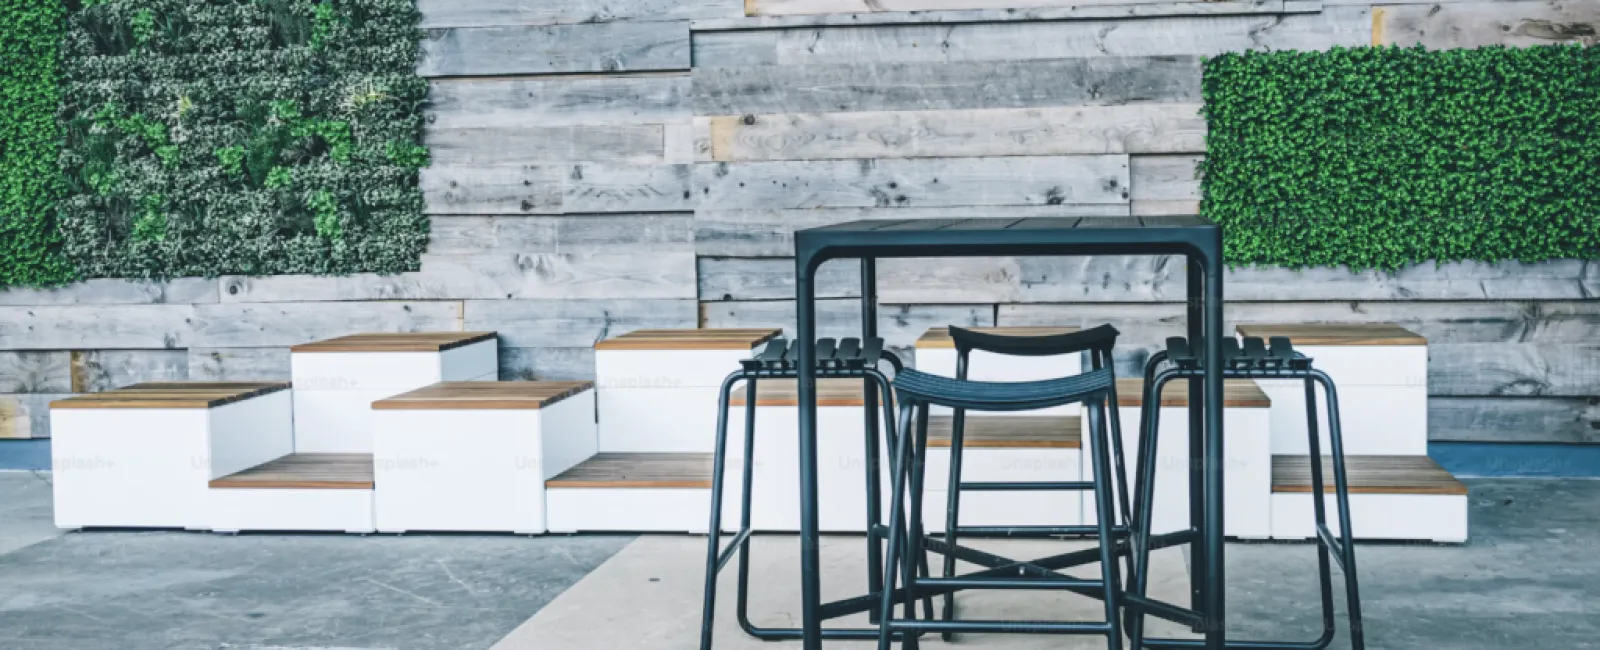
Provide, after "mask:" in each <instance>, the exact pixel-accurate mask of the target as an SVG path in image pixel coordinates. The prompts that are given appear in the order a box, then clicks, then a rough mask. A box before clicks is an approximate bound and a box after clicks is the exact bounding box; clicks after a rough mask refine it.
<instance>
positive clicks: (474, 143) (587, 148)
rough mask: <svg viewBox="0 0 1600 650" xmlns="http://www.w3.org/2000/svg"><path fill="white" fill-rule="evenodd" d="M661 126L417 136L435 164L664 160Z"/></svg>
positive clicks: (459, 131)
mask: <svg viewBox="0 0 1600 650" xmlns="http://www.w3.org/2000/svg"><path fill="white" fill-rule="evenodd" d="M662 131H663V129H662V126H661V125H660V124H580V125H576V126H551V127H538V126H528V127H513V128H483V129H437V128H430V129H427V130H426V133H425V134H424V138H423V140H424V142H425V143H426V144H427V145H428V151H429V154H430V155H431V156H432V157H433V164H435V165H438V166H441V167H449V166H461V165H508V164H509V165H516V164H523V163H561V162H569V161H601V162H621V163H636V164H651V163H661V162H664V161H665V154H666V149H665V146H664V145H665V142H666V140H665V135H664V134H663V132H662Z"/></svg>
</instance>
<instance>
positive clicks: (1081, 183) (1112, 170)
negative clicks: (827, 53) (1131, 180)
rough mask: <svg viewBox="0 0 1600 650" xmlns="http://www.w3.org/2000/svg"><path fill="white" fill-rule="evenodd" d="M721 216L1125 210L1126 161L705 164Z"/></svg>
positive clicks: (704, 191) (703, 199) (712, 201)
mask: <svg viewBox="0 0 1600 650" xmlns="http://www.w3.org/2000/svg"><path fill="white" fill-rule="evenodd" d="M694 176H695V178H694V183H695V195H696V196H697V197H698V198H699V201H700V205H701V206H703V207H706V208H715V209H753V208H763V209H771V208H787V209H797V208H834V207H857V208H867V207H879V208H882V207H892V206H904V207H951V206H978V205H1062V204H1086V203H1126V202H1127V200H1128V159H1127V157H1126V156H1120V155H1113V156H1040V157H1025V158H959V159H947V158H919V159H904V160H880V161H873V160H854V161H848V160H817V161H798V162H750V163H702V164H698V165H695V171H694Z"/></svg>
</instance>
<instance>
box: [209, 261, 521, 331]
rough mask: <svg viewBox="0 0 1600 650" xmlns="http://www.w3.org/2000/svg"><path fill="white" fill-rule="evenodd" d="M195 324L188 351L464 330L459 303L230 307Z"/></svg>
mask: <svg viewBox="0 0 1600 650" xmlns="http://www.w3.org/2000/svg"><path fill="white" fill-rule="evenodd" d="M286 277H293V276H286ZM323 279H324V280H326V279H328V278H323ZM193 321H194V325H193V329H194V333H193V334H192V335H191V336H190V337H189V338H190V342H189V344H188V345H185V346H183V347H190V346H193V347H201V348H228V347H279V346H289V345H299V344H301V343H309V342H311V341H319V340H322V339H330V338H334V337H337V336H346V335H350V334H363V333H369V332H453V331H460V330H461V329H462V328H461V303H460V302H454V301H452V302H404V301H385V302H279V303H266V304H262V303H226V304H219V305H204V306H201V307H198V308H196V309H195V313H194V317H193ZM490 329H491V330H492V329H493V328H490Z"/></svg>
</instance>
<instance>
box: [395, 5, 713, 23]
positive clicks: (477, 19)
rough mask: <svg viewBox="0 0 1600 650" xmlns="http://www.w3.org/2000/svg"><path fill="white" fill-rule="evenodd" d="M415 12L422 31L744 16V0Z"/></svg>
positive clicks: (457, 7) (429, 7) (436, 8)
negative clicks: (449, 28)
mask: <svg viewBox="0 0 1600 650" xmlns="http://www.w3.org/2000/svg"><path fill="white" fill-rule="evenodd" d="M417 9H418V10H419V11H421V12H422V27H424V28H431V27H489V26H494V25H566V24H579V23H602V22H611V21H615V20H635V21H640V20H688V19H691V18H725V17H728V16H739V15H742V14H743V13H744V6H743V4H742V3H741V2H740V0H536V1H533V2H505V1H504V0H420V1H419V2H418V3H417Z"/></svg>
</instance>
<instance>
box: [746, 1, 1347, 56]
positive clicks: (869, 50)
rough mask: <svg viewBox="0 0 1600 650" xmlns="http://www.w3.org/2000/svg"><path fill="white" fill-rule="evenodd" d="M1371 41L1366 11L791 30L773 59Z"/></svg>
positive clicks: (1210, 51)
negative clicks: (776, 57)
mask: <svg viewBox="0 0 1600 650" xmlns="http://www.w3.org/2000/svg"><path fill="white" fill-rule="evenodd" d="M1371 38H1372V20H1371V15H1370V11H1369V10H1368V9H1367V8H1365V7H1329V8H1327V9H1326V10H1324V11H1323V12H1321V13H1316V14H1294V15H1285V16H1206V17H1194V18H1183V17H1173V18H1149V19H1138V20H1119V21H1106V22H1092V21H1040V22H1019V23H979V24H961V25H903V26H884V27H875V28H871V29H861V28H851V27H819V28H813V29H796V30H787V31H784V32H782V34H781V35H780V36H779V39H778V44H777V56H778V63H780V64H782V65H816V64H829V63H852V62H857V61H873V62H883V63H888V62H938V63H950V62H956V61H1021V60H1027V59H1059V58H1068V57H1100V56H1163V55H1198V56H1212V55H1216V54H1221V53H1223V52H1234V51H1241V50H1255V49H1296V50H1326V49H1329V48H1332V47H1336V46H1344V47H1358V46H1363V45H1369V44H1370V43H1371Z"/></svg>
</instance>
